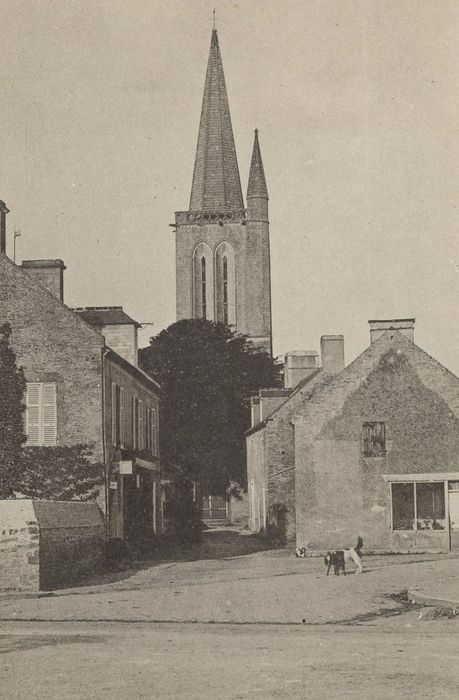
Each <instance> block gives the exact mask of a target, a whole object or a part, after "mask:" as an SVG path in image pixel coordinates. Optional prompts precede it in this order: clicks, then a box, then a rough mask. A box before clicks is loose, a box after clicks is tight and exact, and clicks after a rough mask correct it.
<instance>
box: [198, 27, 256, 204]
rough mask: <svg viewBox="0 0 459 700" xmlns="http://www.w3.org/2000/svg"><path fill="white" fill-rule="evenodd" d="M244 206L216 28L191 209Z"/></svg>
mask: <svg viewBox="0 0 459 700" xmlns="http://www.w3.org/2000/svg"><path fill="white" fill-rule="evenodd" d="M242 209H244V201H243V199H242V189H241V181H240V178H239V168H238V164H237V157H236V147H235V145H234V137H233V128H232V126H231V117H230V111H229V105H228V96H227V94H226V85H225V76H224V74H223V64H222V59H221V55H220V48H219V45H218V35H217V30H216V29H213V30H212V39H211V43H210V53H209V61H208V64H207V74H206V82H205V86H204V98H203V101H202V111H201V122H200V125H199V136H198V146H197V149H196V160H195V164H194V173H193V185H192V188H191V199H190V211H207V212H220V211H240V210H242Z"/></svg>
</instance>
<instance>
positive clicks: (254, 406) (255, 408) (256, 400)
mask: <svg viewBox="0 0 459 700" xmlns="http://www.w3.org/2000/svg"><path fill="white" fill-rule="evenodd" d="M259 422H260V397H259V396H252V397H251V398H250V425H251V427H252V426H254V425H256V424H257V423H259Z"/></svg>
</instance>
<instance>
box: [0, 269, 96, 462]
mask: <svg viewBox="0 0 459 700" xmlns="http://www.w3.org/2000/svg"><path fill="white" fill-rule="evenodd" d="M0 319H1V321H2V322H5V321H7V322H9V323H10V325H11V327H12V331H13V333H12V345H13V348H14V351H15V352H16V356H17V362H18V365H22V366H23V367H24V371H25V376H26V379H27V381H29V382H56V385H57V441H58V444H60V445H72V444H76V443H83V442H84V443H93V444H94V451H95V457H96V458H97V459H98V460H101V461H102V459H103V448H102V419H101V416H102V404H101V401H102V388H101V378H102V371H101V353H102V347H103V343H104V340H103V337H102V335H101V334H100V333H98V332H97V331H95V330H94V329H92V328H90V327H89V326H88V325H87V324H86V323H84V321H82V320H81V319H80V318H78V316H77V315H76V314H74V313H73V312H72V311H71V310H70V309H68V308H67V307H66V306H65V305H63V304H61V303H60V302H59V301H58V300H57V299H56V298H55V297H54V296H53V295H52V294H51V293H50V292H48V291H47V290H45V289H43V287H41V286H40V285H39V284H38V283H37V282H36V281H35V280H33V279H31V277H30V276H29V275H28V274H27V273H26V272H24V271H22V270H21V269H19V268H17V267H16V266H15V265H14V264H13V263H12V262H11V261H10V260H9V259H8V258H6V257H5V256H4V255H0Z"/></svg>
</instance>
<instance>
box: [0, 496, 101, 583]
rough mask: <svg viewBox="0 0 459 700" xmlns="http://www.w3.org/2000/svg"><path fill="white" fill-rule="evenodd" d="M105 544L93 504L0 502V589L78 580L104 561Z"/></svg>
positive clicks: (97, 511)
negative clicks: (0, 573) (0, 574)
mask: <svg viewBox="0 0 459 700" xmlns="http://www.w3.org/2000/svg"><path fill="white" fill-rule="evenodd" d="M104 543H105V530H104V523H103V516H102V512H101V511H100V509H99V508H98V507H97V505H96V504H95V503H90V502H88V503H81V502H77V501H69V502H63V501H31V500H28V499H27V500H26V499H20V500H11V501H0V568H1V572H2V576H1V578H0V588H1V589H2V590H21V591H38V590H50V589H53V588H58V587H60V586H62V585H64V584H67V585H72V584H77V583H78V582H79V581H80V580H81V579H82V577H84V576H87V575H89V574H92V573H93V572H94V570H95V569H96V567H97V565H98V564H99V563H100V562H101V559H102V556H103V549H104Z"/></svg>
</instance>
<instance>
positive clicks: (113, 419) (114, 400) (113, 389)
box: [112, 382, 117, 447]
mask: <svg viewBox="0 0 459 700" xmlns="http://www.w3.org/2000/svg"><path fill="white" fill-rule="evenodd" d="M116 438H117V435H116V384H115V382H112V445H113V446H114V447H116Z"/></svg>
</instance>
